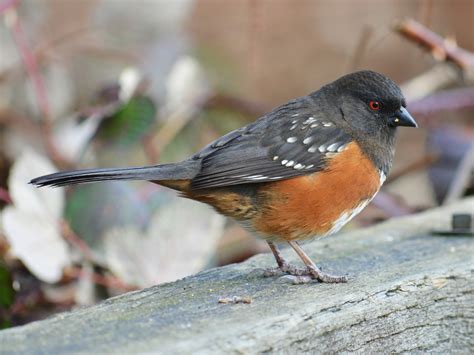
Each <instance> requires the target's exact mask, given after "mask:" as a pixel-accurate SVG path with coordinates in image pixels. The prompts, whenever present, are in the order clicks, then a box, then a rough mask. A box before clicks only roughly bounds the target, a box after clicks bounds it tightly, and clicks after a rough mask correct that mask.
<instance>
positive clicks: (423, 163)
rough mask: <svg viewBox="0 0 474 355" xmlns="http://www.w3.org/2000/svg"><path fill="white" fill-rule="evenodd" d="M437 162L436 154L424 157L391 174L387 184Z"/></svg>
mask: <svg viewBox="0 0 474 355" xmlns="http://www.w3.org/2000/svg"><path fill="white" fill-rule="evenodd" d="M436 160H438V156H436V155H434V154H430V155H425V156H424V157H421V158H420V159H418V160H416V161H414V162H413V163H411V164H409V165H407V166H405V167H403V168H402V169H400V170H398V171H395V172H394V173H392V174H390V176H389V177H388V178H387V181H386V182H385V184H390V183H392V182H394V181H395V180H397V179H399V178H401V177H403V176H405V175H406V174H409V173H413V172H415V171H418V170H421V169H424V168H427V167H428V166H430V165H431V164H433V163H434V162H435V161H436Z"/></svg>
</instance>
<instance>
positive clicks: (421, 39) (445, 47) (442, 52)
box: [396, 19, 474, 70]
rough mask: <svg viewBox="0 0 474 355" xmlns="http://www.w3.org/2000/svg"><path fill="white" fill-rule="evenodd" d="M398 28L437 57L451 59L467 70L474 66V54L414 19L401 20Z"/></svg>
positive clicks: (403, 34) (405, 35)
mask: <svg viewBox="0 0 474 355" xmlns="http://www.w3.org/2000/svg"><path fill="white" fill-rule="evenodd" d="M396 30H397V32H398V33H400V34H401V35H402V36H404V37H406V38H407V39H409V40H411V41H413V42H416V43H418V44H419V45H421V46H422V47H425V48H427V49H428V50H430V51H431V53H432V54H433V55H434V56H435V58H438V59H442V60H446V61H451V62H453V63H455V64H456V65H457V66H459V67H460V68H461V69H463V70H466V69H468V68H473V67H474V54H473V53H471V52H469V51H466V50H464V49H462V48H459V47H458V46H457V45H456V44H455V43H450V42H448V41H447V40H446V39H444V38H443V37H441V36H439V35H438V34H436V33H434V32H433V31H431V30H429V29H428V28H426V27H425V26H423V25H422V24H421V23H418V22H416V21H414V20H410V19H408V20H405V21H402V22H400V23H399V24H398V25H397V27H396Z"/></svg>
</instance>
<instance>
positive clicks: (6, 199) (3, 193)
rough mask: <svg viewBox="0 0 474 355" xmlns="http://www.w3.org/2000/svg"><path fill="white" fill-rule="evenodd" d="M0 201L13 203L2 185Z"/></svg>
mask: <svg viewBox="0 0 474 355" xmlns="http://www.w3.org/2000/svg"><path fill="white" fill-rule="evenodd" d="M0 201H3V202H5V203H7V204H9V205H11V204H12V203H13V200H12V198H11V196H10V193H9V192H8V191H7V190H5V189H4V188H3V187H0Z"/></svg>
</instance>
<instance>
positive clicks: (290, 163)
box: [285, 160, 295, 167]
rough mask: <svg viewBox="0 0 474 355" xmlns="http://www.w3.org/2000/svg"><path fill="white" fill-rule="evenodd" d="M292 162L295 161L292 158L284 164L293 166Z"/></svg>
mask: <svg viewBox="0 0 474 355" xmlns="http://www.w3.org/2000/svg"><path fill="white" fill-rule="evenodd" d="M294 163H295V162H294V161H293V160H290V161H289V162H288V163H286V164H285V166H288V167H290V166H293V164H294Z"/></svg>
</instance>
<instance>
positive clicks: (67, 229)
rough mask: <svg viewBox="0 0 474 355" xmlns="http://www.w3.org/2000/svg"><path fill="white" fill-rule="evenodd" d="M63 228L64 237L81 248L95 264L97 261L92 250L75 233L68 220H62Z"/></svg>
mask: <svg viewBox="0 0 474 355" xmlns="http://www.w3.org/2000/svg"><path fill="white" fill-rule="evenodd" d="M61 230H62V235H63V238H64V239H66V240H67V241H68V242H69V243H70V244H71V245H73V246H74V247H75V248H76V249H77V250H79V251H80V253H81V254H82V256H83V257H84V258H85V259H86V260H88V261H90V262H92V263H94V264H95V263H96V260H95V258H94V255H93V253H92V250H91V249H90V248H89V246H88V245H87V244H86V243H85V242H84V241H83V240H82V239H81V238H80V237H79V236H78V235H77V234H76V233H74V231H73V230H72V229H71V226H70V225H69V223H68V222H67V221H65V220H62V221H61Z"/></svg>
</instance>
